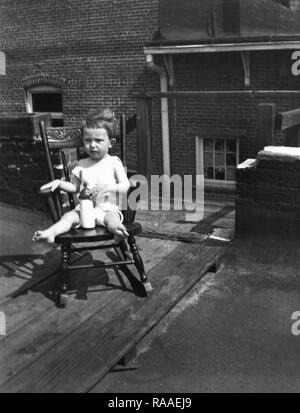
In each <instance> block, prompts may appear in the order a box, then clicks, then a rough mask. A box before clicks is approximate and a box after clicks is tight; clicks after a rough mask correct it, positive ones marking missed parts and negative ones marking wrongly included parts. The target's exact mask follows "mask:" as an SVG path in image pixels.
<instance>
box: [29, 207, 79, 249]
mask: <svg viewBox="0 0 300 413" xmlns="http://www.w3.org/2000/svg"><path fill="white" fill-rule="evenodd" d="M79 223H80V219H79V215H78V213H77V212H76V211H69V212H66V213H65V214H64V215H63V216H62V217H61V219H60V220H59V221H58V222H56V223H55V224H53V225H51V227H49V228H47V229H45V230H44V231H36V232H35V233H34V234H33V237H32V241H45V242H49V243H50V244H53V243H54V239H55V237H56V236H57V235H60V234H63V233H64V232H68V231H69V230H70V229H71V228H72V227H73V226H75V225H78V224H79Z"/></svg>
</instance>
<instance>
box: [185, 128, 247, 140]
mask: <svg viewBox="0 0 300 413" xmlns="http://www.w3.org/2000/svg"><path fill="white" fill-rule="evenodd" d="M187 135H188V136H190V137H192V138H195V135H197V136H201V137H204V138H207V137H219V136H221V137H222V138H224V137H228V138H229V137H242V136H247V129H240V128H224V129H222V128H199V127H190V128H187Z"/></svg>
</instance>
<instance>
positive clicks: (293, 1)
mask: <svg viewBox="0 0 300 413" xmlns="http://www.w3.org/2000/svg"><path fill="white" fill-rule="evenodd" d="M290 8H291V9H292V10H294V11H299V10H300V1H299V0H290Z"/></svg>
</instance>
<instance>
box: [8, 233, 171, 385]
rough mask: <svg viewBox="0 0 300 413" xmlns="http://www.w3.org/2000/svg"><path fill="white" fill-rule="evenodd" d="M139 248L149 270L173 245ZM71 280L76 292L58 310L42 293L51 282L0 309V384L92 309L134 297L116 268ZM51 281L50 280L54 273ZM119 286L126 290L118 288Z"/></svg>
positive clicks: (145, 243) (144, 243)
mask: <svg viewBox="0 0 300 413" xmlns="http://www.w3.org/2000/svg"><path fill="white" fill-rule="evenodd" d="M138 246H139V247H143V249H144V250H145V253H143V254H142V255H143V258H144V265H145V269H146V271H149V270H150V269H151V268H152V267H153V266H155V265H156V264H157V263H158V262H159V261H161V260H162V259H163V257H164V254H166V255H168V254H169V253H170V252H171V251H173V250H174V249H175V248H176V247H177V246H178V243H174V242H167V243H166V242H164V243H163V242H157V241H155V240H153V242H148V241H147V240H145V239H139V240H138ZM93 255H94V259H97V260H100V259H101V260H103V259H105V258H107V257H106V256H105V254H104V252H103V251H101V252H99V251H97V252H94V253H93ZM56 278H57V277H56ZM72 281H73V285H74V290H75V291H76V296H75V295H73V294H72V295H71V296H70V298H69V303H68V305H67V307H66V308H65V309H63V310H59V309H57V308H56V307H55V306H54V303H53V302H52V301H50V300H49V299H48V298H47V297H44V296H43V295H44V294H46V292H47V291H49V287H50V280H48V282H45V283H43V285H41V286H40V287H39V292H40V294H37V293H30V294H28V295H26V296H22V297H18V298H17V299H16V300H10V302H8V303H7V304H6V306H5V307H3V308H2V307H1V310H2V309H3V311H4V312H5V314H6V318H7V334H8V335H7V336H3V337H2V342H1V343H0V384H3V383H4V382H5V381H6V380H8V379H9V378H10V377H11V375H12V374H16V372H18V371H20V370H21V369H23V368H25V367H26V366H27V365H28V364H29V363H31V362H33V361H34V360H35V359H36V358H37V357H39V356H41V355H42V354H43V353H44V352H47V351H48V350H49V349H50V348H51V347H52V346H53V345H54V344H55V343H57V342H59V341H61V340H64V339H65V338H66V337H67V336H68V335H69V334H70V333H71V332H72V331H73V330H74V329H76V328H77V327H78V326H79V325H80V324H82V323H84V322H85V321H86V320H88V319H89V318H90V317H91V316H92V315H93V314H94V313H96V312H99V311H100V310H101V311H103V310H104V308H105V307H106V306H107V305H109V306H113V307H115V308H118V301H119V299H120V295H121V294H125V295H130V296H133V295H134V294H130V292H133V286H132V280H131V279H130V280H129V279H127V277H126V276H125V275H124V274H121V272H120V277H119V275H117V274H116V273H115V271H114V270H112V269H110V270H109V271H105V270H102V271H101V272H99V269H96V270H93V271H89V272H88V273H87V272H86V271H76V272H74V273H73V276H72ZM51 282H52V284H53V283H55V277H52V280H51ZM136 283H138V281H137V280H136ZM121 287H124V288H126V289H127V291H122V290H121ZM140 287H141V286H140ZM87 288H89V290H88V292H86V291H87ZM141 289H142V287H141ZM136 293H137V292H136Z"/></svg>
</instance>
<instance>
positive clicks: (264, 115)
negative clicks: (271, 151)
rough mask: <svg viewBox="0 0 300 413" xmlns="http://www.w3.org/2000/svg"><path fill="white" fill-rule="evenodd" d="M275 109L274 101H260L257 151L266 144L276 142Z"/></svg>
mask: <svg viewBox="0 0 300 413" xmlns="http://www.w3.org/2000/svg"><path fill="white" fill-rule="evenodd" d="M275 111H276V106H275V104H273V103H259V105H258V123H257V135H256V151H257V152H259V151H260V150H261V149H263V148H264V147H265V146H270V145H273V144H274V131H275Z"/></svg>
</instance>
